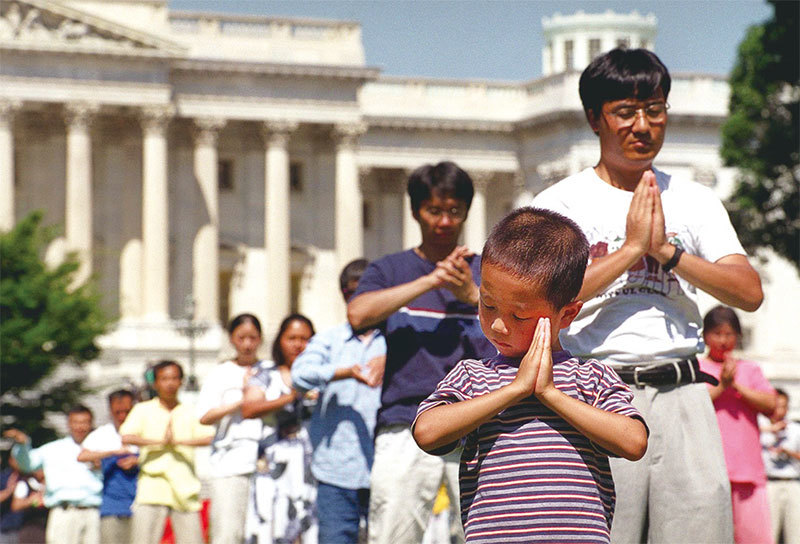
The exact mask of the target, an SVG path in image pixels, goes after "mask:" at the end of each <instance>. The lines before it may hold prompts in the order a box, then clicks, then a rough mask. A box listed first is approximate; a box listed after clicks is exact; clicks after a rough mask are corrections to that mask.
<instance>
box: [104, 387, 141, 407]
mask: <svg viewBox="0 0 800 544" xmlns="http://www.w3.org/2000/svg"><path fill="white" fill-rule="evenodd" d="M125 397H127V398H129V399H131V402H133V401H134V400H135V399H136V397H135V396H134V395H133V392H131V391H128V390H127V389H117V390H116V391H112V392H111V393H109V394H108V403H109V404H111V403H112V402H114V401H115V400H119V399H122V398H125Z"/></svg>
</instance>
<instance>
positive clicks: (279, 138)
mask: <svg viewBox="0 0 800 544" xmlns="http://www.w3.org/2000/svg"><path fill="white" fill-rule="evenodd" d="M295 130H297V121H289V120H287V119H275V120H270V121H264V122H263V123H261V134H262V136H263V138H264V145H266V146H268V147H270V146H273V145H277V146H282V147H285V146H286V145H287V144H288V143H289V137H290V136H291V135H292V132H294V131H295Z"/></svg>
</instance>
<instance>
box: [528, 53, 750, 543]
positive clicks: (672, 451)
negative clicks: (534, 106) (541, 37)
mask: <svg viewBox="0 0 800 544" xmlns="http://www.w3.org/2000/svg"><path fill="white" fill-rule="evenodd" d="M670 81H671V80H670V76H669V72H668V71H667V69H666V67H665V66H664V65H663V64H662V62H661V61H660V60H659V59H658V57H656V56H655V55H654V54H653V53H651V52H650V51H646V50H644V49H633V50H626V49H614V50H612V51H609V52H608V53H605V54H603V55H600V56H599V57H597V58H595V60H593V61H592V63H591V64H590V65H589V66H588V67H587V68H586V70H585V71H584V72H583V74H582V76H581V79H580V95H581V101H582V102H583V107H584V111H585V113H586V117H587V119H588V121H589V125H590V126H591V128H592V130H593V131H594V132H595V134H597V135H598V137H599V141H600V160H599V162H598V163H597V165H596V166H595V167H594V168H587V169H586V170H584V171H582V172H579V173H577V174H575V175H573V176H570V177H568V178H566V179H564V180H562V181H560V182H559V183H557V184H555V185H554V186H552V187H550V188H548V189H546V190H544V191H542V192H541V193H540V194H539V195H537V196H536V198H535V199H534V200H533V205H534V206H538V207H542V208H548V209H552V210H555V211H558V212H560V213H562V214H564V215H566V216H568V217H570V218H571V219H573V220H574V221H575V222H577V223H578V225H580V227H581V228H582V229H583V231H584V233H585V234H586V237H587V238H588V239H589V244H590V245H591V250H590V261H589V266H588V268H587V270H586V276H585V278H584V282H583V287H582V288H581V292H580V293H579V295H578V298H579V299H580V300H583V301H584V305H583V308H582V310H581V312H580V314H579V315H578V317H577V318H576V319H575V321H574V322H573V323H572V325H571V326H570V327H569V329H567V330H565V331H563V332H562V338H561V342H562V345H563V346H564V348H565V349H567V350H569V351H570V352H572V353H573V354H575V355H577V356H580V357H587V358H590V357H591V358H597V359H601V360H604V361H606V362H608V363H610V364H611V365H613V366H614V367H615V368H616V369H617V371H618V373H619V374H620V376H621V377H622V378H623V379H624V380H625V381H628V382H629V383H631V384H633V385H635V387H634V388H633V389H634V394H635V399H634V405H635V406H636V407H637V408H638V409H639V411H640V412H641V413H642V414H643V415H644V417H645V419H646V420H647V423H648V425H649V427H650V431H651V435H650V440H649V443H650V446H649V450H648V452H647V454H646V456H645V457H644V458H643V459H642V460H641V461H638V462H636V463H632V462H629V461H625V460H620V459H612V472H613V474H614V480H615V482H616V487H617V505H616V514H615V517H614V523H613V525H612V541H614V542H643V541H647V540H650V541H658V542H680V541H684V542H685V541H692V542H730V541H732V540H733V527H732V520H731V505H730V485H729V483H728V477H727V473H726V471H725V464H724V458H723V454H722V446H721V443H720V435H719V429H718V427H717V421H716V417H715V415H714V409H713V407H712V404H711V401H710V398H709V395H708V392H707V391H706V385H705V384H704V383H700V382H703V381H715V380H714V379H713V378H712V377H710V376H708V375H706V374H704V373H701V372H700V371H699V369H698V366H697V361H696V359H694V356H695V354H696V353H698V352H699V351H701V350H702V349H703V344H702V330H701V329H702V319H701V317H700V312H699V310H698V307H697V289H698V288H699V289H702V290H704V291H706V292H708V293H710V294H711V295H713V296H715V297H716V298H718V299H719V300H720V301H722V302H723V303H725V304H728V305H730V306H735V307H737V308H741V309H744V310H748V311H753V310H755V309H756V308H758V307H759V305H760V304H761V301H762V299H763V294H762V291H761V280H760V279H759V276H758V273H757V272H756V271H755V270H754V269H753V268H752V267H751V266H750V264H749V262H748V260H747V256H746V254H745V252H744V250H743V249H742V246H741V244H740V243H739V240H738V238H737V236H736V232H735V231H734V230H733V227H732V226H731V223H730V220H729V219H728V216H727V213H726V212H725V209H724V208H723V206H722V204H721V203H720V201H719V199H718V198H716V197H715V196H714V194H713V193H712V191H711V190H710V189H708V188H706V187H703V186H701V185H699V184H697V183H694V182H691V181H687V180H682V179H677V178H674V177H672V176H670V175H669V174H667V173H665V172H662V171H660V170H657V169H655V168H653V160H654V159H655V157H656V155H657V154H658V152H659V151H660V149H661V146H662V144H663V143H664V136H665V131H666V126H667V120H668V115H667V109H668V108H669V106H668V104H667V96H668V95H669V90H670Z"/></svg>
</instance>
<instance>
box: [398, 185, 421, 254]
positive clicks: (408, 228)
mask: <svg viewBox="0 0 800 544" xmlns="http://www.w3.org/2000/svg"><path fill="white" fill-rule="evenodd" d="M413 171H414V170H412V169H408V170H403V172H402V178H401V179H399V180H398V188H399V191H400V200H401V201H402V203H403V248H404V249H408V248H411V247H417V246H419V245H420V244H421V243H422V233H421V232H420V230H419V223H417V220H416V219H414V212H413V211H412V210H411V197H409V196H408V177H409V176H410V175H411V173H412V172H413Z"/></svg>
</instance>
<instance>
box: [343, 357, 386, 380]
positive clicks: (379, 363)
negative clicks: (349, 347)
mask: <svg viewBox="0 0 800 544" xmlns="http://www.w3.org/2000/svg"><path fill="white" fill-rule="evenodd" d="M385 369H386V356H385V355H378V356H377V357H373V358H372V359H370V360H369V361H367V364H366V365H365V368H362V367H361V365H358V364H355V365H353V367H352V369H351V371H352V374H353V378H354V379H356V380H358V381H360V382H361V383H363V384H365V385H368V386H369V387H376V386H378V385H380V384H381V382H383V372H384V370H385Z"/></svg>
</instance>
